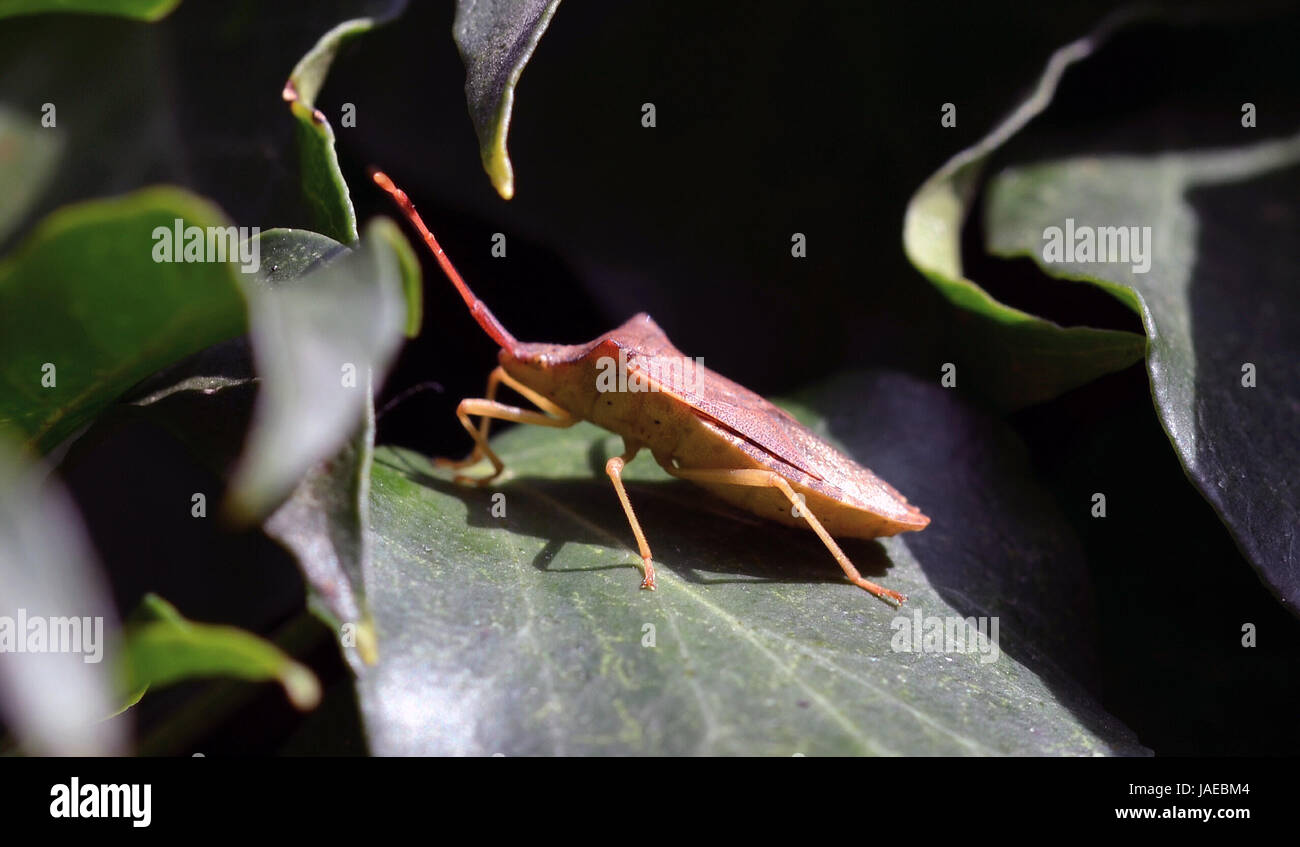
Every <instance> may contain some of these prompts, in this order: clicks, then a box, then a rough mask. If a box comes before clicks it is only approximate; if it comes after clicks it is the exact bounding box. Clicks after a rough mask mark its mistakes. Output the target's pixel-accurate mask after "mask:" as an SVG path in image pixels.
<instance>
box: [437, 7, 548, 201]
mask: <svg viewBox="0 0 1300 847" xmlns="http://www.w3.org/2000/svg"><path fill="white" fill-rule="evenodd" d="M559 6H560V0H457V3H456V21H455V23H453V24H452V33H453V35H454V36H455V38H456V47H457V48H458V49H459V50H460V56H461V58H462V59H463V60H464V61H465V98H466V99H467V100H468V101H469V114H470V117H471V118H472V119H473V121H474V131H475V132H477V133H478V143H479V152H480V153H481V154H482V157H483V169H484V170H486V171H487V173H488V177H489V178H490V179H491V180H492V186H493V187H494V188H496V190H497V192H498V193H499V194H500V195H501V196H502V197H504V198H505V199H507V200H509V199H510V198H511V197H513V196H514V194H515V172H514V168H513V167H512V166H511V164H510V154H509V153H508V152H507V151H506V136H507V135H508V134H509V132H510V110H511V109H512V108H514V102H515V86H516V85H518V84H519V75H520V74H522V73H523V72H524V65H526V64H528V60H529V59H531V58H532V56H533V51H534V50H535V49H537V42H538V41H540V40H541V38H542V33H544V32H546V27H547V26H548V25H549V24H550V22H551V17H552V16H553V15H554V14H555V10H556V9H557V8H559Z"/></svg>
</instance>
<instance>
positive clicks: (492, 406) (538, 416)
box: [455, 398, 578, 485]
mask: <svg viewBox="0 0 1300 847" xmlns="http://www.w3.org/2000/svg"><path fill="white" fill-rule="evenodd" d="M547 405H548V406H550V407H551V409H553V410H554V411H553V414H555V415H556V416H555V417H552V416H551V415H550V414H543V413H541V412H530V411H528V410H527V409H520V408H517V407H515V406H507V405H506V404H505V403H498V402H497V401H496V400H488V399H486V398H479V399H467V400H461V401H460V405H459V406H457V407H456V417H458V418H460V423H461V425H462V426H464V427H465V431H466V432H468V433H469V435H470V438H473V439H474V444H475V447H474V452H475V453H476V454H478V455H480V456H487V458H488V461H490V462H491V463H492V473H490V474H488V475H487V476H481V477H472V476H466V475H465V474H456V476H455V480H456V482H462V483H466V484H470V485H487V484H488V483H489V482H491V481H492V480H494V479H496V478H497V477H498V476H500V475H501V472H502V471H503V470H505V468H506V466H505V463H504V462H502V461H501V458H500V457H499V456H497V454H496V453H495V452H493V450H492V448H491V447H490V446H489V445H488V440H487V427H481V428H480V427H476V426H474V423H473V422H472V421H471V420H470V417H471V416H477V417H480V418H484V419H487V418H495V419H497V420H503V421H513V422H514V423H525V424H533V425H534V426H550V427H555V428H557V429H564V428H565V427H570V426H573V425H574V424H575V423H577V422H578V419H577V418H575V417H573V416H572V415H570V414H569V413H568V412H566V411H564V410H563V409H561V408H560V407H559V406H556V405H555V404H553V403H548V404H547Z"/></svg>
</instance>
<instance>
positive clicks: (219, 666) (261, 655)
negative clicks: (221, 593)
mask: <svg viewBox="0 0 1300 847" xmlns="http://www.w3.org/2000/svg"><path fill="white" fill-rule="evenodd" d="M122 658H123V665H122V667H123V678H124V683H123V685H124V690H125V691H127V692H131V693H132V696H133V697H134V698H135V699H137V700H138V699H139V697H140V696H141V695H140V694H139V692H142V691H144V690H147V689H150V688H157V687H162V686H165V685H170V684H172V683H175V682H180V681H182V680H186V679H193V678H196V677H211V676H228V677H235V678H238V679H244V680H250V681H254V682H260V681H271V680H274V681H276V682H279V683H280V685H281V686H283V687H284V693H285V696H287V697H288V698H289V702H291V703H293V705H294V706H296V707H297V708H298V709H301V710H303V711H306V710H308V709H312V708H315V706H316V704H317V703H318V702H319V701H320V682H319V681H318V680H317V679H316V675H315V674H314V673H312V672H311V669H310V668H308V667H306V666H304V665H301V664H299V663H298V662H295V661H294V660H293V659H292V658H290V657H289V656H287V655H285V653H283V652H282V651H281V650H280V648H278V647H276V646H275V645H274V644H271V643H270V642H269V641H265V640H263V639H261V638H259V637H258V636H256V635H254V634H252V633H251V632H245V631H244V630H242V629H238V628H236V627H232V626H217V625H213V624H203V623H195V622H193V621H189V620H186V619H185V618H184V617H182V616H181V614H180V612H178V611H176V608H175V607H174V606H172V605H171V604H170V603H168V602H167V601H166V600H164V599H162V598H161V597H159V596H157V595H156V594H149V595H147V596H146V597H145V598H144V601H143V602H142V604H141V609H140V610H139V614H138V615H137V616H133V620H132V621H131V622H130V623H128V625H127V627H126V629H125V644H124V649H123V657H122Z"/></svg>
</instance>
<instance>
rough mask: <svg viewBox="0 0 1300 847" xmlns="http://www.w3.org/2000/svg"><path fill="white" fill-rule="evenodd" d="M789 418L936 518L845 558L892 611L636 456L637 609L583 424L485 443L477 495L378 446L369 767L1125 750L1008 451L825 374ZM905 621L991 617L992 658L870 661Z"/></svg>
mask: <svg viewBox="0 0 1300 847" xmlns="http://www.w3.org/2000/svg"><path fill="white" fill-rule="evenodd" d="M804 402H805V403H806V406H805V407H803V408H802V409H796V411H797V412H799V414H801V416H802V417H803V419H804V421H805V423H807V424H809V425H811V426H813V427H814V428H815V429H817V430H819V431H820V432H822V433H828V434H830V435H831V436H833V437H835V438H837V439H838V440H840V441H841V442H843V443H845V444H846V445H847V447H848V449H849V450H850V452H851V453H852V454H853V455H855V456H856V457H858V458H859V459H860V460H862V461H863V462H864V463H865V464H867V465H868V466H870V467H872V468H873V469H874V470H875V471H876V472H878V473H880V474H881V475H882V476H883V477H884V478H885V479H887V480H889V481H890V482H891V483H892V484H894V485H896V486H897V487H898V488H899V489H900V490H901V491H902V492H903V493H904V494H906V495H907V496H909V498H910V499H911V500H912V502H914V503H917V504H918V505H920V506H921V507H922V508H923V509H924V510H925V511H926V513H927V514H929V515H930V516H931V517H932V518H933V520H934V522H933V524H932V525H931V526H930V527H929V528H928V529H926V530H925V531H923V532H920V533H913V534H908V535H906V536H901V537H897V538H893V539H885V540H883V542H882V543H875V542H853V541H852V540H850V541H848V542H846V543H845V544H844V547H845V550H846V552H847V553H848V554H849V555H850V556H851V557H852V558H853V559H854V560H855V562H856V564H857V565H858V566H859V567H860V568H861V569H862V570H863V571H864V572H865V573H867V574H871V575H872V578H874V579H876V580H877V581H879V582H882V583H883V584H885V585H886V586H889V587H891V588H895V589H898V590H901V591H903V592H904V593H906V594H907V595H908V597H909V601H908V603H907V604H906V605H905V606H904V607H903V608H902V609H901V610H896V609H894V608H892V607H890V606H888V605H886V604H884V603H882V602H880V601H879V600H876V599H874V598H872V597H870V596H869V595H867V594H866V593H865V592H863V591H861V590H860V589H858V588H856V587H854V586H852V585H850V584H848V583H846V582H845V581H844V580H843V578H842V574H841V573H840V571H839V568H838V567H837V566H836V564H835V562H834V561H833V560H832V558H831V557H830V555H829V554H828V553H827V551H826V550H825V548H824V547H823V546H822V545H821V543H820V542H819V541H818V540H817V538H816V537H815V536H814V535H813V534H812V533H810V532H804V531H801V530H798V529H790V528H785V527H780V526H776V525H771V524H767V523H764V522H762V521H760V520H759V519H758V518H756V517H754V516H753V515H749V514H744V513H739V512H736V511H734V510H732V509H731V508H730V507H727V506H725V505H723V504H722V503H720V502H719V501H714V500H711V499H709V497H708V496H707V494H706V493H705V492H703V491H702V490H700V489H698V488H696V487H694V486H691V485H690V484H689V483H685V482H680V481H675V480H673V481H670V480H669V478H668V477H667V476H666V474H664V473H663V472H662V470H660V469H659V468H658V466H657V465H655V464H654V463H653V462H652V461H650V460H649V457H643V458H642V459H641V460H640V461H637V462H634V463H633V464H632V465H630V466H629V467H628V470H627V474H626V478H627V479H628V480H629V485H628V492H629V495H630V497H631V500H632V502H633V504H634V505H635V507H636V509H637V513H638V516H639V518H640V520H641V523H642V526H643V527H644V528H645V530H646V533H647V535H648V538H649V541H650V544H651V547H652V548H653V550H654V552H655V556H656V561H657V564H658V569H659V590H658V591H657V592H653V593H652V592H648V591H640V590H638V585H639V583H640V573H639V565H640V558H639V557H638V556H637V554H636V553H635V552H634V549H635V548H634V545H633V541H632V534H631V531H630V530H629V528H628V525H627V522H626V519H625V518H624V516H623V512H622V509H621V508H620V506H619V504H618V501H617V499H616V497H615V495H614V492H613V490H612V488H611V487H610V484H609V482H608V480H607V479H606V477H605V474H604V463H605V460H606V458H607V456H610V455H616V454H617V453H618V452H619V451H620V450H621V446H620V444H619V441H618V438H617V437H616V436H612V435H610V434H608V433H605V432H603V431H601V430H598V429H596V428H595V427H593V426H591V425H589V424H580V425H578V426H575V427H573V428H571V429H566V430H552V429H542V428H531V427H516V428H514V429H511V430H510V431H509V432H507V433H505V434H503V435H501V436H500V437H498V438H496V439H494V442H493V443H494V447H495V449H496V450H497V451H498V452H499V454H500V455H501V457H502V458H503V459H504V460H505V462H506V466H507V469H508V471H507V472H508V476H507V477H506V478H505V479H504V480H503V481H502V482H501V483H500V484H496V485H493V486H491V487H488V488H485V489H476V488H470V487H465V486H461V485H456V484H454V483H452V482H450V481H449V479H448V477H447V474H446V473H445V472H443V471H441V470H435V469H434V468H433V467H432V466H431V465H430V464H429V462H428V461H427V460H426V459H424V458H423V457H421V456H418V455H416V454H414V453H412V452H410V451H408V450H402V449H395V448H381V449H380V450H378V451H377V454H376V461H375V469H374V474H373V486H372V491H371V510H372V522H373V528H374V533H375V555H374V563H373V567H372V568H371V570H370V571H369V572H368V575H367V591H368V597H369V600H370V603H371V606H372V608H373V609H374V612H375V617H376V624H377V626H378V630H379V638H380V661H379V664H378V666H377V667H375V668H373V669H371V670H370V671H369V672H368V673H366V674H364V675H363V676H362V677H361V678H360V679H359V680H358V686H359V691H360V698H361V705H362V711H363V715H364V718H365V721H366V725H367V734H368V736H369V738H370V742H371V746H372V750H373V752H375V753H377V754H381V755H382V754H424V755H428V754H478V755H483V754H491V753H504V754H508V755H526V754H570V755H581V754H610V753H623V754H694V753H699V754H775V755H792V754H797V753H803V754H807V755H843V754H995V753H1017V754H1052V755H1056V754H1085V755H1086V754H1109V753H1120V754H1132V753H1141V752H1143V750H1142V748H1141V747H1140V745H1138V744H1137V743H1136V742H1135V741H1134V739H1133V737H1132V735H1131V733H1129V732H1128V731H1127V730H1126V729H1125V728H1124V727H1122V726H1121V725H1119V724H1118V723H1117V722H1116V721H1115V720H1114V719H1113V718H1111V717H1109V716H1108V715H1106V714H1105V713H1104V712H1102V711H1101V710H1100V708H1099V707H1098V706H1097V705H1096V703H1095V702H1094V701H1092V700H1091V699H1090V697H1089V696H1088V695H1087V694H1086V693H1085V692H1084V690H1083V687H1082V684H1081V681H1082V680H1086V679H1087V678H1088V676H1089V674H1090V670H1089V668H1090V667H1091V662H1092V658H1091V655H1092V654H1091V643H1092V639H1091V636H1090V627H1091V615H1090V602H1089V597H1090V595H1089V590H1088V578H1087V573H1086V568H1085V565H1084V561H1083V558H1082V556H1081V554H1080V551H1079V549H1078V543H1077V541H1076V540H1075V539H1074V537H1073V535H1072V533H1071V532H1070V530H1069V528H1068V526H1067V525H1066V523H1065V521H1064V520H1063V519H1062V517H1061V516H1060V515H1059V514H1057V513H1056V512H1055V510H1054V509H1053V507H1052V506H1051V505H1050V498H1048V497H1047V496H1046V495H1045V494H1044V492H1042V491H1041V490H1038V489H1037V487H1036V486H1035V485H1034V483H1032V482H1031V481H1030V480H1031V479H1032V474H1031V472H1030V469H1029V467H1028V463H1027V461H1026V459H1025V457H1024V455H1023V452H1024V451H1023V447H1022V446H1021V445H1020V444H1019V442H1018V441H1017V440H1016V439H1015V437H1014V436H1013V435H1012V434H1011V433H1010V431H1009V430H1008V429H1007V428H1006V427H1005V426H1004V425H1003V424H1001V423H1000V422H998V421H996V420H995V419H992V418H990V417H987V416H985V415H983V414H982V413H979V412H976V411H974V410H972V409H971V408H969V407H967V406H965V405H963V404H962V402H961V401H960V400H959V399H958V398H957V397H956V396H955V395H954V394H953V393H952V392H947V391H944V390H943V389H941V388H938V387H937V386H933V385H930V384H923V383H920V382H918V381H915V380H913V379H911V378H907V377H903V376H900V375H897V374H876V375H861V374H854V375H848V376H845V377H841V378H839V379H837V380H835V381H834V382H832V383H829V384H827V385H825V386H823V387H822V388H820V389H819V390H817V391H815V392H812V393H810V394H809V395H807V396H806V397H805V401H804ZM808 408H815V409H819V410H821V411H822V412H823V413H829V414H827V415H826V416H825V417H821V416H819V415H816V414H814V413H812V412H810V411H807V409H808ZM457 446H459V445H457ZM502 509H504V515H503V516H502V511H501V510H502ZM916 615H921V616H922V618H925V617H930V616H951V615H956V616H961V617H968V616H971V617H979V616H996V617H997V618H998V620H999V628H1000V632H999V639H998V640H999V643H1000V645H1001V650H1002V651H1003V652H1002V653H1001V655H1000V656H998V657H997V658H996V659H995V660H993V661H988V662H982V661H981V660H980V657H979V656H978V655H976V654H973V653H961V654H954V653H947V654H936V653H925V652H901V651H895V650H893V649H891V644H892V643H894V642H895V640H896V639H898V638H899V637H900V633H901V632H902V629H901V627H902V626H903V625H904V623H903V622H907V625H909V626H910V625H911V622H912V621H914V620H915V618H914V616H916Z"/></svg>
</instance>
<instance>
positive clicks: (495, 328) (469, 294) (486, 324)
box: [370, 168, 519, 350]
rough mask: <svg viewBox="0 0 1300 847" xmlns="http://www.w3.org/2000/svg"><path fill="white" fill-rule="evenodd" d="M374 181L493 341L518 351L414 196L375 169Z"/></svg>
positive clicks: (511, 337) (373, 171)
mask: <svg viewBox="0 0 1300 847" xmlns="http://www.w3.org/2000/svg"><path fill="white" fill-rule="evenodd" d="M370 178H371V179H373V180H374V181H375V184H376V185H378V186H379V187H380V188H382V189H384V191H386V192H387V193H388V196H389V197H392V198H393V202H395V203H396V204H397V206H398V208H400V209H401V210H402V214H404V215H406V219H407V220H408V221H410V222H411V224H412V225H413V226H414V227H415V228H416V229H418V230H419V231H420V235H422V236H424V243H425V244H428V245H429V249H430V250H432V251H433V255H434V257H435V258H436V259H437V260H438V264H439V265H441V266H442V272H443V273H445V274H446V275H447V279H449V280H451V284H452V285H454V286H456V290H457V291H459V292H460V296H461V297H462V298H463V299H464V300H465V305H466V306H469V313H470V314H471V315H473V316H474V320H476V321H478V325H479V326H481V327H483V331H484V332H486V333H487V334H488V335H490V336H492V340H493V341H495V342H496V343H497V344H499V345H501V346H502V347H504V348H505V349H507V350H514V349H515V347H517V346H518V343H519V342H517V341H515V337H514V336H513V335H511V334H510V333H509V332H506V328H505V327H503V326H502V325H501V321H499V320H497V317H496V315H494V314H492V311H491V310H490V309H489V308H488V307H487V304H486V303H484V302H483V301H482V300H480V299H478V297H476V296H475V294H474V292H473V291H471V290H470V287H469V285H468V284H467V283H466V282H465V280H463V279H461V276H460V273H459V272H458V271H457V270H456V268H455V266H453V265H452V263H451V259H448V258H447V254H446V253H444V252H443V250H442V245H441V244H439V243H438V239H436V238H434V237H433V233H432V232H429V228H428V227H427V226H425V225H424V221H423V220H422V219H421V218H420V213H419V212H417V211H415V204H414V203H412V202H411V198H410V197H407V196H406V192H405V191H403V190H402V189H400V188H398V187H397V186H396V185H395V184H394V183H393V181H392V180H391V179H389V178H388V175H387V174H385V173H384V172H383V171H381V170H377V169H375V168H371V169H370Z"/></svg>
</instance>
